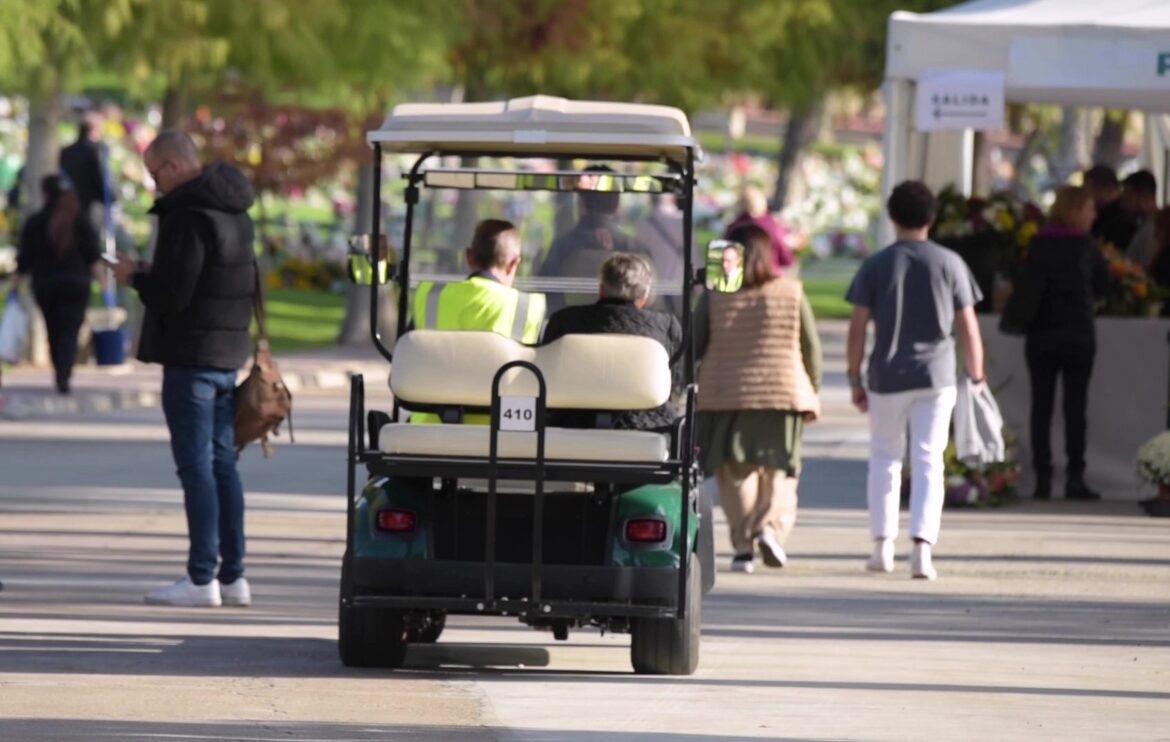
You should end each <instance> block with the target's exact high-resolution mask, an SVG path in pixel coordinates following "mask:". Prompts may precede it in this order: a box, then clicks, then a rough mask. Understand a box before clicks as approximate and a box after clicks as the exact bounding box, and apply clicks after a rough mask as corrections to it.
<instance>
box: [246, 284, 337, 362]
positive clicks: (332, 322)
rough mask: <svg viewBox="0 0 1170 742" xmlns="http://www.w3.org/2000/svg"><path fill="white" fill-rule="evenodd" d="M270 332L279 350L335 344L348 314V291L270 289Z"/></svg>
mask: <svg viewBox="0 0 1170 742" xmlns="http://www.w3.org/2000/svg"><path fill="white" fill-rule="evenodd" d="M265 308H266V309H267V310H268V335H269V340H270V342H271V343H272V349H273V350H274V351H277V352H288V351H296V350H309V349H312V348H321V347H325V346H328V345H333V343H334V341H336V340H337V332H338V330H339V329H340V328H341V320H342V318H343V317H344V316H345V295H344V294H332V293H329V292H325V291H300V290H296V289H271V290H269V291H267V292H266V294H265Z"/></svg>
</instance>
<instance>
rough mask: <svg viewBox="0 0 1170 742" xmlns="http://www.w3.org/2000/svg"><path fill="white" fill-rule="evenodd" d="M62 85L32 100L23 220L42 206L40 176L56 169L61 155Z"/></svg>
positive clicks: (57, 85)
mask: <svg viewBox="0 0 1170 742" xmlns="http://www.w3.org/2000/svg"><path fill="white" fill-rule="evenodd" d="M59 88H60V84H59V83H58V84H55V85H53V86H52V89H51V90H50V92H48V93H45V94H43V95H37V96H34V97H32V98H31V99H30V100H29V110H28V155H27V159H26V160H25V165H24V180H23V181H22V182H21V190H22V198H21V210H20V211H21V218H22V221H23V219H24V218H25V217H28V216H29V215H30V214H32V213H34V212H36V211H37V210H38V209H40V208H41V179H42V178H44V177H45V176H46V175H52V174H53V173H56V172H57V166H58V162H59V160H60V155H61V146H60V143H59V142H58V141H57V127H58V125H59V124H60V123H61V115H62V113H63V111H64V107H63V105H62V102H61V91H60V89H59Z"/></svg>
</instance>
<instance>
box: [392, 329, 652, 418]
mask: <svg viewBox="0 0 1170 742" xmlns="http://www.w3.org/2000/svg"><path fill="white" fill-rule="evenodd" d="M511 361H528V362H530V363H533V364H535V365H536V367H537V368H539V369H540V372H541V374H543V376H544V380H545V384H546V386H547V405H548V407H549V409H581V410H649V409H653V408H655V407H658V406H659V405H662V404H664V403H665V402H666V401H667V400H668V399H669V398H670V358H669V357H668V356H667V353H666V349H665V348H663V347H662V344H661V343H659V342H658V341H656V340H653V339H651V338H645V337H636V336H633V335H566V336H564V337H562V338H560V339H558V340H556V341H554V342H552V343H549V344H548V345H544V346H541V347H539V348H531V347H528V346H525V345H521V344H520V343H517V342H515V341H514V340H511V339H509V338H506V337H503V336H502V335H497V334H495V333H492V332H471V331H455V330H413V331H411V332H408V333H406V334H405V335H403V336H402V337H401V338H399V339H398V343H397V344H396V345H395V346H394V363H393V366H392V368H391V371H390V389H391V390H392V391H393V392H394V395H395V396H396V397H397V398H398V400H399V401H400V402H401V403H402V404H403V406H405V407H407V408H410V407H411V404H412V403H413V404H415V405H450V406H461V407H490V406H491V397H492V378H493V377H494V376H495V374H496V372H497V371H498V370H499V369H500V367H501V366H503V365H504V364H506V363H509V362H511ZM536 393H537V384H536V379H535V378H534V377H533V375H532V374H531V373H529V372H528V371H525V370H524V369H513V370H512V371H509V372H508V373H507V374H506V375H505V377H504V379H503V381H502V382H501V384H500V394H502V395H503V394H507V395H517V396H532V397H534V396H536Z"/></svg>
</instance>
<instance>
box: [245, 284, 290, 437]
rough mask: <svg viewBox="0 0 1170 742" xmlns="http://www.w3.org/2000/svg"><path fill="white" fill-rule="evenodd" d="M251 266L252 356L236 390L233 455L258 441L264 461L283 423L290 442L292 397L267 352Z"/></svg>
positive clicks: (260, 299) (259, 295)
mask: <svg viewBox="0 0 1170 742" xmlns="http://www.w3.org/2000/svg"><path fill="white" fill-rule="evenodd" d="M253 265H254V267H255V270H256V296H255V299H254V301H253V304H252V309H253V312H254V313H255V315H256V329H257V337H256V353H255V359H254V360H253V361H252V370H251V372H249V373H248V378H246V379H244V381H243V382H242V383H241V384H240V385H239V386H238V387H236V451H237V452H238V451H243V450H244V447H245V446H247V445H248V444H249V443H251V442H252V441H256V440H258V441H260V447H261V449H262V450H263V451H264V458H268V457H270V456H272V444H271V443H270V442H269V441H268V436H269V435H279V434H280V426H281V423H283V422H284V421H285V419H287V420H288V439H289V442H293V425H292V393H291V392H290V391H289V390H288V387H287V386H285V383H284V379H282V378H281V377H280V369H279V368H278V367H277V365H276V361H274V360H273V358H272V352H271V350H270V349H269V345H268V331H267V329H266V328H265V325H264V294H263V292H262V291H261V287H260V267H259V266H258V265H255V264H253Z"/></svg>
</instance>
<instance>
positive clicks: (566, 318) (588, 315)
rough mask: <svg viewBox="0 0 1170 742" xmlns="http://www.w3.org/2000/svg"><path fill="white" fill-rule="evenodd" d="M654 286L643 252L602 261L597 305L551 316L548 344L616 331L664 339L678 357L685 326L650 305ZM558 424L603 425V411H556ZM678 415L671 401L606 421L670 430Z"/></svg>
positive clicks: (674, 374) (629, 427)
mask: <svg viewBox="0 0 1170 742" xmlns="http://www.w3.org/2000/svg"><path fill="white" fill-rule="evenodd" d="M653 285H654V269H653V267H652V266H651V265H650V261H649V260H647V259H646V258H645V257H643V256H641V255H635V254H631V253H615V254H613V255H611V256H610V257H609V258H608V259H606V261H605V262H604V263H602V265H601V272H600V276H599V286H598V300H597V303H595V304H585V305H576V306H569V307H565V308H564V309H561V310H559V311H557V312H556V313H554V314H553V315H552V316H551V317H549V320H548V326H547V327H546V328H545V331H544V337H543V339H542V341H541V342H542V344H547V343H551V342H552V341H554V340H557V339H558V338H561V337H563V336H565V335H592V334H598V333H611V334H620V335H638V336H641V337H648V338H653V339H654V340H657V341H658V342H660V343H662V346H663V347H664V348H666V352H667V353H669V354H670V356H671V357H672V358H673V357H674V355H675V352H676V351H677V350H678V349H679V347H680V346H681V345H682V328H681V327H680V326H679V322H678V319H676V318H675V316H674V315H673V314H669V313H667V312H660V311H657V310H654V309H647V308H646V304H647V303H648V302H649V301H650V298H651V293H652V289H653ZM671 375H672V377H673V386H674V388H675V389H676V390H677V389H678V388H679V386H680V380H681V377H680V375H679V369H678V368H677V364H676V366H675V367H673V368H672V369H671ZM550 414H551V415H552V416H553V421H552V422H551V423H550V424H555V425H556V426H558V427H568V428H594V427H599V424H598V423H599V420H598V415H597V413H596V412H590V411H579V412H578V411H554V412H552V413H550ZM677 418H678V414H677V412H676V409H675V407H674V405H673V404H671V403H670V402H667V403H666V404H664V405H662V406H661V407H659V408H657V409H654V410H635V411H623V412H616V413H614V414H612V415H611V416H607V419H605V420H603V421H601V422H602V425H600V427H605V426H606V425H608V426H609V427H613V428H620V429H625V430H665V429H666V428H669V427H670V426H671V425H672V424H673V423H674V422H675V420H676V419H677Z"/></svg>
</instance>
